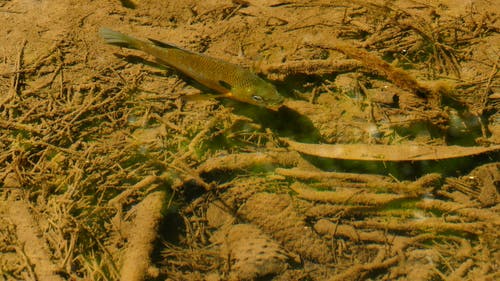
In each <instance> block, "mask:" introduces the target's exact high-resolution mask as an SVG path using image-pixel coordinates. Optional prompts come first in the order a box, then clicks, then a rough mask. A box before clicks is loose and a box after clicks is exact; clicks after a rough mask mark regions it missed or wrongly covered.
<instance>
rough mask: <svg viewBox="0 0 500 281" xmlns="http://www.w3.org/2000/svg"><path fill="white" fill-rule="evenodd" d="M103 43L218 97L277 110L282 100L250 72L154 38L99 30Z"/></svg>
mask: <svg viewBox="0 0 500 281" xmlns="http://www.w3.org/2000/svg"><path fill="white" fill-rule="evenodd" d="M100 33H101V36H102V37H103V38H104V40H105V41H106V43H108V44H111V45H116V46H120V47H125V48H129V49H137V50H141V51H143V52H146V53H148V54H150V55H152V56H154V57H155V58H156V59H158V60H159V61H160V62H161V63H162V64H165V65H167V66H170V67H173V68H175V69H177V70H178V71H180V72H182V73H183V74H185V75H187V76H189V77H191V78H193V79H194V80H196V81H198V82H199V83H200V84H202V85H204V86H206V87H208V88H210V89H213V90H215V91H217V92H219V93H221V94H222V95H221V96H222V97H227V98H231V99H234V100H238V101H241V102H245V103H250V104H254V105H258V106H263V107H267V108H271V109H276V108H278V107H279V106H280V105H281V104H282V103H283V101H284V98H283V96H281V95H280V94H279V93H278V91H277V90H276V88H275V87H274V85H272V84H271V83H269V82H267V81H265V80H264V79H262V78H260V77H259V76H257V75H256V74H254V73H253V72H252V71H250V70H248V69H245V68H243V67H240V66H238V65H236V64H233V63H229V62H226V61H223V60H220V59H216V58H212V57H209V56H206V55H203V54H199V53H195V52H191V51H188V50H184V49H181V48H178V47H175V46H172V45H170V44H166V43H162V42H160V41H156V40H154V39H148V40H147V41H146V40H139V39H136V38H134V37H131V36H128V35H125V34H123V33H120V32H116V31H113V30H110V29H108V28H101V30H100Z"/></svg>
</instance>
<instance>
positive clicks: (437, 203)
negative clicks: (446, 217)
mask: <svg viewBox="0 0 500 281" xmlns="http://www.w3.org/2000/svg"><path fill="white" fill-rule="evenodd" d="M416 206H417V207H418V208H422V209H424V210H432V209H435V210H440V211H442V212H446V213H457V214H459V215H462V216H465V217H468V218H471V219H479V220H483V221H487V222H491V223H492V224H494V225H497V226H499V225H500V216H499V215H498V214H497V213H496V212H493V211H489V210H485V209H480V208H472V207H470V206H466V205H463V204H460V203H455V202H446V201H441V200H434V199H425V200H422V201H420V202H417V205H416Z"/></svg>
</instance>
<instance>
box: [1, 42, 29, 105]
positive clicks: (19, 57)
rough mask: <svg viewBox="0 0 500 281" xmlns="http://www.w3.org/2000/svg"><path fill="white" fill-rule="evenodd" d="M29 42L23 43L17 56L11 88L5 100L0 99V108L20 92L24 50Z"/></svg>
mask: <svg viewBox="0 0 500 281" xmlns="http://www.w3.org/2000/svg"><path fill="white" fill-rule="evenodd" d="M26 44H27V41H26V40H24V41H23V42H22V43H21V48H20V50H19V52H18V54H17V60H16V65H15V68H16V70H15V71H14V73H15V75H14V76H13V77H12V79H11V82H10V87H9V91H8V93H7V95H6V96H5V97H4V98H3V99H0V107H1V106H3V105H4V104H7V103H8V102H9V100H10V99H11V98H13V97H14V96H15V95H16V94H18V92H19V81H20V80H21V71H20V69H21V67H22V64H23V56H24V48H25V47H26Z"/></svg>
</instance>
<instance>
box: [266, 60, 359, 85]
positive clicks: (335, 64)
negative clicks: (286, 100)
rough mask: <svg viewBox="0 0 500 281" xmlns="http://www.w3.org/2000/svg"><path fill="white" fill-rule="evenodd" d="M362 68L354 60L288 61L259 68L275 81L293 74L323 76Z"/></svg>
mask: <svg viewBox="0 0 500 281" xmlns="http://www.w3.org/2000/svg"><path fill="white" fill-rule="evenodd" d="M361 67H362V63H360V62H359V61H358V60H354V59H345V60H341V61H338V60H333V59H330V60H310V61H290V62H285V63H278V64H268V65H264V66H262V67H261V71H262V72H263V73H264V74H266V75H267V76H273V75H275V76H276V77H275V78H276V79H278V80H283V78H284V77H286V76H289V75H294V74H305V75H323V74H332V73H345V72H352V71H354V70H356V69H358V68H361Z"/></svg>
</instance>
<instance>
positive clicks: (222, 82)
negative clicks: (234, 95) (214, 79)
mask: <svg viewBox="0 0 500 281" xmlns="http://www.w3.org/2000/svg"><path fill="white" fill-rule="evenodd" d="M219 85H221V86H222V87H223V88H225V89H226V90H228V91H231V88H232V87H231V85H229V83H227V82H226V81H222V80H219Z"/></svg>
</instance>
